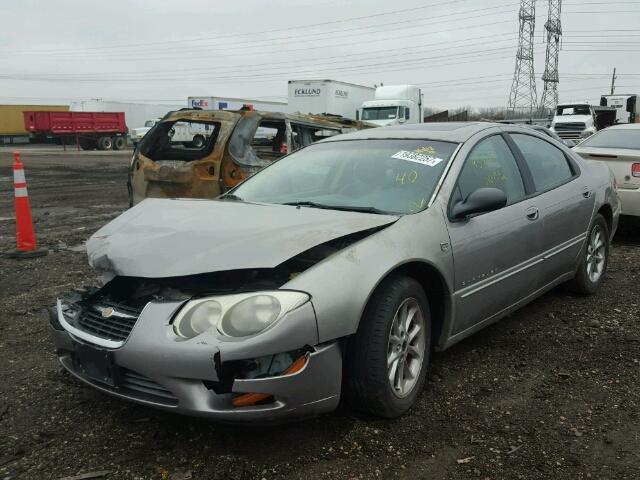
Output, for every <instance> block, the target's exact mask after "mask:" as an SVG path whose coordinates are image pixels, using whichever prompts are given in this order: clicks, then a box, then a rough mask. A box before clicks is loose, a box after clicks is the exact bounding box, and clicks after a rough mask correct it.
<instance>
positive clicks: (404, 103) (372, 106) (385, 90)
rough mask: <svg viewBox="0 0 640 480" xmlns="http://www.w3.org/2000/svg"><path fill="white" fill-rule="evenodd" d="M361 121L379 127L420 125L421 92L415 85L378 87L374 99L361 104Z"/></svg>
mask: <svg viewBox="0 0 640 480" xmlns="http://www.w3.org/2000/svg"><path fill="white" fill-rule="evenodd" d="M361 120H363V121H365V122H370V123H374V124H377V125H380V126H388V125H397V124H400V123H422V122H423V121H424V109H423V106H422V91H421V89H420V88H419V87H416V86H415V85H385V86H381V87H378V88H377V89H376V93H375V98H374V99H373V100H370V101H367V102H364V103H363V104H362V117H361Z"/></svg>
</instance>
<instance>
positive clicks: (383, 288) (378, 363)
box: [344, 275, 431, 418]
mask: <svg viewBox="0 0 640 480" xmlns="http://www.w3.org/2000/svg"><path fill="white" fill-rule="evenodd" d="M430 344H431V321H430V313H429V302H428V300H427V296H426V295H425V293H424V290H423V289H422V287H421V286H420V284H419V283H418V282H416V281H415V280H414V279H413V278H410V277H405V276H400V275H394V276H391V277H389V278H387V279H386V280H384V281H383V282H382V283H381V284H380V286H378V288H377V289H376V291H375V292H374V294H373V296H372V297H371V299H370V300H369V303H368V304H367V306H366V308H365V311H364V314H363V316H362V319H361V321H360V326H359V328H358V332H357V334H356V335H354V336H353V337H351V338H350V340H349V344H348V346H347V354H346V358H345V385H344V388H345V396H346V398H347V401H348V402H349V403H350V404H351V406H352V407H354V408H356V409H358V410H361V411H363V412H366V413H370V414H373V415H377V416H381V417H387V418H394V417H398V416H400V415H402V414H403V413H405V412H406V411H407V410H409V409H410V408H411V407H412V406H413V405H414V404H415V402H416V400H417V398H418V396H419V395H420V393H421V392H422V390H423V388H424V384H425V380H426V373H427V366H428V364H429V352H430Z"/></svg>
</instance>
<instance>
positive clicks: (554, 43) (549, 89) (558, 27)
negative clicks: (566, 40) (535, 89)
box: [540, 0, 562, 115]
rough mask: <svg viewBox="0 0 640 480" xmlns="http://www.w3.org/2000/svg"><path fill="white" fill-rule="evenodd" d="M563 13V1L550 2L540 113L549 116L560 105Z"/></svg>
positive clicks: (552, 0)
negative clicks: (561, 16)
mask: <svg viewBox="0 0 640 480" xmlns="http://www.w3.org/2000/svg"><path fill="white" fill-rule="evenodd" d="M561 11H562V0H549V14H548V19H547V23H545V24H544V28H545V30H546V31H547V54H546V57H545V65H544V73H543V74H542V81H543V82H544V91H543V92H542V99H541V100H540V111H541V112H542V113H543V114H544V115H548V114H549V113H550V112H552V111H554V110H555V108H556V106H557V105H558V84H559V83H560V75H559V73H558V57H559V54H560V48H561V46H562V45H561V39H562V23H561V21H560V13H561Z"/></svg>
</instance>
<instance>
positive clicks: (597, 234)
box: [587, 225, 607, 283]
mask: <svg viewBox="0 0 640 480" xmlns="http://www.w3.org/2000/svg"><path fill="white" fill-rule="evenodd" d="M606 254H607V250H606V246H605V242H604V239H603V232H602V229H601V228H600V226H599V225H596V226H594V227H593V229H592V230H591V234H590V235H589V243H587V275H588V276H589V280H591V282H593V283H596V282H597V281H598V280H600V277H601V276H602V272H603V271H604V264H605V256H606Z"/></svg>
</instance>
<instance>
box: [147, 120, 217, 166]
mask: <svg viewBox="0 0 640 480" xmlns="http://www.w3.org/2000/svg"><path fill="white" fill-rule="evenodd" d="M219 132H220V123H218V122H204V121H193V120H178V121H175V122H160V123H158V124H157V125H156V126H155V127H154V128H153V129H152V130H150V131H149V133H148V134H147V135H145V137H144V138H143V140H142V143H141V144H140V153H142V155H144V156H145V157H147V158H150V159H151V160H154V161H158V160H181V161H192V160H199V159H201V158H204V157H206V156H208V155H209V154H211V152H212V151H213V148H214V146H215V144H216V140H217V138H218V133H219Z"/></svg>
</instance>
